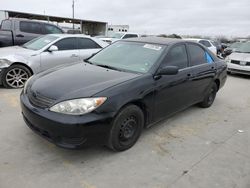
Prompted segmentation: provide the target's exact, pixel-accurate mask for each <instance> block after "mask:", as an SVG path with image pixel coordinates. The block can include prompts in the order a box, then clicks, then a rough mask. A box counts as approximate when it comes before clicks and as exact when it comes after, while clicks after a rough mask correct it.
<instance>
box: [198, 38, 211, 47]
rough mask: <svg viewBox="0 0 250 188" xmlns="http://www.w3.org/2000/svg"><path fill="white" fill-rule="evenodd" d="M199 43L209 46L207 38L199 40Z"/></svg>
mask: <svg viewBox="0 0 250 188" xmlns="http://www.w3.org/2000/svg"><path fill="white" fill-rule="evenodd" d="M199 43H201V44H203V45H204V46H206V47H208V48H209V47H211V44H210V42H208V41H207V40H200V42H199Z"/></svg>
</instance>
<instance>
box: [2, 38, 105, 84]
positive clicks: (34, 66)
mask: <svg viewBox="0 0 250 188" xmlns="http://www.w3.org/2000/svg"><path fill="white" fill-rule="evenodd" d="M106 46H108V44H107V43H105V42H103V41H101V40H99V39H97V38H91V37H89V36H85V35H69V34H50V35H45V36H42V37H39V38H36V39H33V40H32V41H30V42H27V43H25V44H24V45H22V46H12V47H6V48H0V85H4V86H5V87H7V88H22V87H23V86H24V84H25V82H26V81H27V80H28V78H29V77H30V76H31V75H33V74H37V73H40V72H42V71H45V70H47V69H50V68H53V67H56V66H61V65H65V64H70V63H73V62H79V61H82V60H84V59H86V58H88V57H90V56H91V55H93V54H94V53H97V52H98V51H100V50H101V49H102V48H104V47H106ZM73 74H74V73H73Z"/></svg>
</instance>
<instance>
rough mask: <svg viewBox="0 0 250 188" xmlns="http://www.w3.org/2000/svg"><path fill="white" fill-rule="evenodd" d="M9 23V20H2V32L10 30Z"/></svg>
mask: <svg viewBox="0 0 250 188" xmlns="http://www.w3.org/2000/svg"><path fill="white" fill-rule="evenodd" d="M11 25H12V24H11V21H10V20H4V21H2V25H1V29H2V30H11V29H12V28H11Z"/></svg>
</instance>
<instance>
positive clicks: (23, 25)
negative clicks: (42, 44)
mask: <svg viewBox="0 0 250 188" xmlns="http://www.w3.org/2000/svg"><path fill="white" fill-rule="evenodd" d="M20 31H22V32H25V33H35V34H42V24H40V23H35V22H25V21H21V22H20Z"/></svg>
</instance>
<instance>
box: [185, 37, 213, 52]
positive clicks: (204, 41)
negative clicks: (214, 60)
mask: <svg viewBox="0 0 250 188" xmlns="http://www.w3.org/2000/svg"><path fill="white" fill-rule="evenodd" d="M184 40H187V41H188V40H190V41H194V42H198V43H200V44H203V45H204V46H206V47H207V48H208V49H209V50H210V51H211V52H213V53H214V54H215V55H217V47H216V46H215V45H214V41H212V40H207V39H195V38H194V39H193V38H190V39H184Z"/></svg>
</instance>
